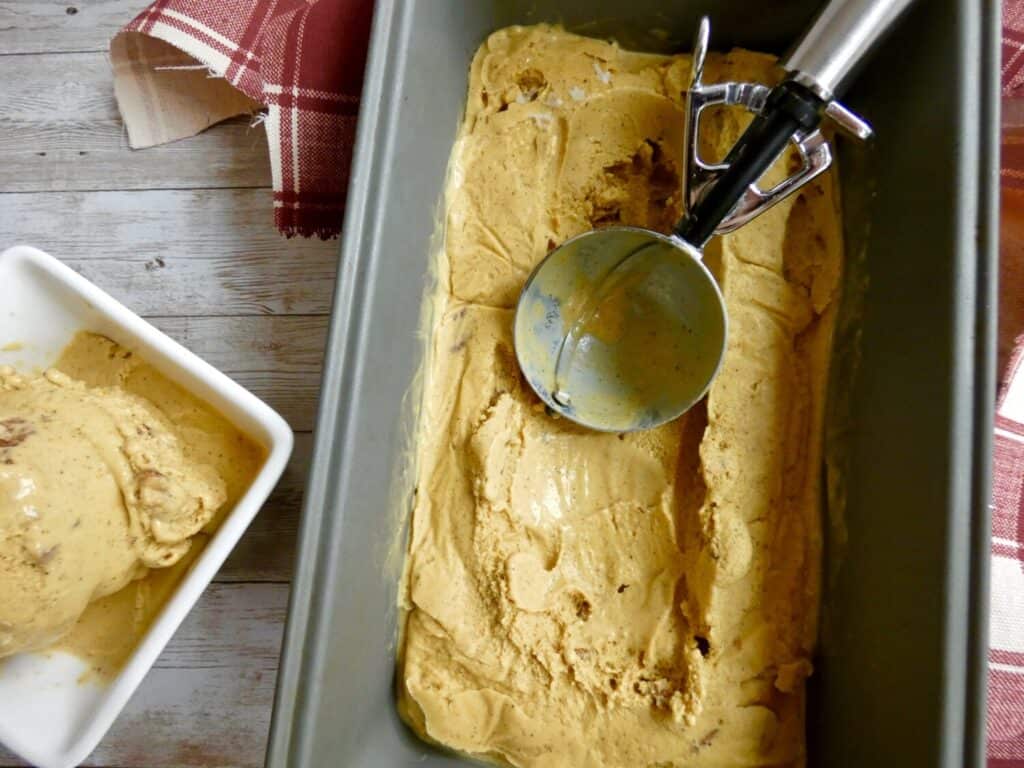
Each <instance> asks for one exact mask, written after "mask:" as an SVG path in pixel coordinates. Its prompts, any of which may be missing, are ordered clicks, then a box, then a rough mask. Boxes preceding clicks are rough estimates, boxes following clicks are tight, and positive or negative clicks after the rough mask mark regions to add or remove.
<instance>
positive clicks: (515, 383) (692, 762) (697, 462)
mask: <svg viewBox="0 0 1024 768" xmlns="http://www.w3.org/2000/svg"><path fill="white" fill-rule="evenodd" d="M688 72H689V59H688V57H686V56H674V57H663V56H655V55H648V54H638V53H631V52H627V51H623V50H622V49H620V48H618V47H617V46H615V45H613V44H610V43H605V42H601V41H598V40H592V39H587V38H583V37H578V36H575V35H571V34H568V33H565V32H563V31H561V30H558V29H556V28H551V27H546V26H539V27H529V28H510V29H506V30H502V31H499V32H497V33H495V34H493V35H492V36H491V37H490V38H489V39H488V40H487V41H486V42H485V43H484V45H483V46H482V47H481V48H480V50H479V51H478V52H477V55H476V57H475V59H474V61H473V65H472V70H471V74H470V90H469V101H468V106H467V108H466V116H465V120H464V123H463V126H462V130H461V132H460V135H459V138H458V140H457V143H456V147H455V150H454V155H453V159H452V167H451V171H450V181H449V187H448V190H447V217H446V239H445V245H444V248H443V251H442V253H441V254H440V257H439V260H438V275H439V296H438V297H437V301H436V302H435V304H436V306H437V311H436V313H435V315H436V316H435V318H434V322H433V325H432V329H431V340H430V347H429V354H428V360H427V363H426V377H425V384H424V397H423V405H422V415H421V425H420V432H419V437H418V442H417V466H416V475H417V485H416V494H415V505H414V510H413V516H412V522H411V533H410V540H409V549H408V556H407V560H406V577H405V580H404V586H403V593H402V598H401V600H402V605H403V608H404V609H405V611H406V622H405V628H404V633H403V636H402V640H401V651H400V659H399V662H400V674H399V709H400V711H401V713H402V715H403V717H404V718H405V719H406V720H407V721H408V722H409V723H410V725H411V726H412V727H413V728H414V729H415V730H416V731H417V732H418V733H419V734H420V735H421V736H422V737H424V738H425V739H428V740H430V741H432V742H436V743H439V744H442V745H444V746H447V747H450V748H452V749H455V750H457V751H460V752H463V753H468V754H471V755H473V756H475V757H478V758H483V759H488V760H492V761H495V762H499V763H502V764H510V765H515V766H545V767H551V768H553V767H555V766H573V767H580V766H595V767H596V766H604V767H606V768H612V767H619V766H621V767H622V768H639V767H642V766H650V767H652V768H653V767H654V766H658V767H660V768H665V767H667V766H682V765H686V766H768V765H772V766H774V765H794V764H801V763H802V762H803V759H804V706H805V703H804V702H805V694H804V679H805V678H806V676H807V675H808V674H810V672H811V663H810V657H811V654H812V652H813V648H814V643H815V627H816V621H817V601H818V580H819V557H820V530H819V529H820V520H819V516H820V509H819V505H820V501H819V497H820V491H821V488H820V464H821V434H822V420H823V412H824V390H825V382H826V378H827V368H828V359H829V352H830V345H831V336H832V327H833V313H834V309H835V303H836V299H837V296H836V294H837V290H838V278H839V275H840V271H841V264H842V246H841V240H840V233H839V216H838V211H837V203H836V200H835V196H834V192H833V187H832V179H831V177H830V176H826V177H824V178H823V179H821V180H820V181H818V182H817V183H815V184H813V185H811V186H810V187H807V188H805V189H804V190H803V191H802V193H801V194H800V195H799V196H797V197H795V198H791V199H790V200H788V201H787V202H785V203H783V204H780V205H779V206H777V207H776V208H775V209H773V210H772V211H770V212H769V213H768V214H766V215H764V216H762V217H761V218H760V219H758V220H757V221H755V222H753V223H752V224H750V225H748V226H747V227H745V228H743V229H742V230H740V231H738V232H736V233H734V234H732V235H729V236H727V237H723V238H719V239H718V240H716V241H715V242H713V243H712V245H711V247H710V248H709V250H708V254H707V259H708V262H709V264H710V266H711V267H712V269H713V271H714V273H715V275H716V277H717V278H718V280H719V282H720V284H721V286H722V290H723V293H724V296H725V299H726V303H727V306H728V311H729V320H730V338H729V347H728V350H727V353H726V358H725V362H724V366H723V368H722V372H721V374H720V376H719V377H718V379H717V380H716V381H715V383H714V385H713V387H712V389H711V391H710V394H709V396H708V398H707V400H706V403H705V404H702V405H701V406H700V407H698V408H695V409H693V410H692V411H691V412H689V413H688V414H686V415H685V416H684V417H682V418H680V419H679V420H677V421H676V422H674V423H671V424H668V425H666V426H664V427H661V428H658V429H655V430H650V431H646V432H637V433H631V434H623V435H615V434H603V433H597V432H590V431H587V430H585V429H582V428H579V427H576V426H574V425H572V424H570V423H567V422H566V421H564V420H558V419H556V418H553V417H552V416H551V415H549V414H548V413H546V412H545V409H544V407H543V405H542V404H541V403H540V402H539V401H538V400H537V398H536V397H535V396H534V395H533V394H532V392H531V391H530V389H529V387H528V386H527V385H526V383H525V382H524V381H523V380H522V378H521V376H520V373H519V370H518V368H517V365H516V361H515V356H514V352H513V347H512V320H513V313H514V306H515V302H516V299H517V297H518V293H519V291H520V289H521V287H522V284H523V282H524V281H525V279H526V277H527V275H528V274H529V272H530V270H531V269H532V267H533V266H534V265H535V264H536V263H537V262H538V261H539V260H540V259H541V258H543V256H544V255H545V254H546V253H547V252H548V250H550V249H551V248H553V247H554V246H555V245H556V244H557V243H560V242H562V241H564V240H565V239H567V238H569V237H571V236H573V235H576V234H578V233H580V232H583V231H585V230H587V229H590V228H592V227H595V226H602V225H606V224H612V223H615V224H618V223H622V224H630V225H639V226H645V227H650V228H654V229H658V230H661V231H667V230H669V229H670V228H671V226H672V224H673V223H674V222H675V221H676V220H677V219H678V218H679V216H680V213H681V209H680V172H681V160H682V158H681V155H682V151H683V146H682V126H683V117H684V116H683V98H684V93H683V91H684V88H685V84H686V82H687V76H688ZM707 77H708V79H709V80H716V79H717V80H724V79H739V80H755V81H760V82H769V83H770V82H775V81H776V80H777V79H778V77H779V72H778V71H777V69H776V67H775V64H774V59H773V58H772V57H769V56H765V55H761V54H756V53H750V52H747V51H734V52H732V53H729V54H727V55H718V56H712V57H711V59H710V60H709V62H708V66H707ZM744 119H745V118H743V117H742V116H738V115H736V114H734V113H732V112H725V111H723V112H719V113H712V114H709V115H708V116H707V119H706V120H705V121H704V123H703V124H702V129H703V135H704V144H705V146H704V152H705V154H708V155H711V156H715V155H717V156H721V155H723V154H724V152H725V151H726V150H727V149H728V148H729V147H730V146H731V144H732V142H734V141H735V139H736V138H737V137H738V136H739V134H740V132H741V130H742V128H743V125H744V122H743V120H744Z"/></svg>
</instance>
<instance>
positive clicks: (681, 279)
mask: <svg viewBox="0 0 1024 768" xmlns="http://www.w3.org/2000/svg"><path fill="white" fill-rule="evenodd" d="M726 325H727V320H726V312H725V301H724V300H723V298H722V293H721V291H720V290H719V288H718V283H717V282H716V281H715V278H714V277H713V276H712V274H711V272H710V271H709V270H708V268H707V267H706V266H705V265H704V263H703V261H701V254H700V251H698V250H697V249H696V248H694V247H693V246H692V245H690V244H689V243H687V242H685V241H683V240H681V239H679V238H677V237H674V236H668V235H662V234H658V233H657V232H651V231H648V230H645V229H638V228H632V227H614V228H610V229H603V230H599V231H593V232H586V233H584V234H582V235H579V236H578V237H574V238H573V239H571V240H569V241H567V242H566V243H564V244H563V245H562V246H561V247H560V248H557V249H555V250H554V251H552V252H551V254H550V255H549V256H548V257H547V258H546V259H545V260H544V261H543V262H542V263H541V264H540V266H538V267H537V269H535V270H534V272H533V274H532V275H530V277H529V279H528V280H527V281H526V286H525V288H524V289H523V292H522V294H521V295H520V297H519V305H518V308H517V310H516V319H515V347H516V355H517V357H518V358H519V365H520V367H521V368H522V370H523V373H524V375H525V376H526V379H527V381H529V383H530V386H531V387H533V389H534V391H535V392H536V393H537V394H538V395H539V396H540V398H541V399H542V400H543V401H544V402H545V403H547V405H548V406H549V407H551V408H552V409H554V410H555V411H556V412H558V413H559V414H561V415H562V416H565V417H566V418H568V419H571V420H573V421H575V422H578V423H580V424H583V425H584V426H588V427H592V428H594V429H599V430H603V431H613V432H626V431H630V430H635V429H647V428H650V427H654V426H656V425H658V424H662V423H664V422H666V421H669V420H671V419H674V418H676V417H677V416H679V414H681V413H682V412H683V411H685V410H686V409H688V408H690V407H691V406H693V405H694V404H695V403H696V402H697V401H698V400H700V399H701V398H702V397H703V396H704V394H705V393H706V392H707V389H708V387H709V386H710V385H711V381H712V379H714V377H715V374H716V373H717V372H718V368H719V366H720V365H721V364H722V357H723V355H724V353H725V340H726Z"/></svg>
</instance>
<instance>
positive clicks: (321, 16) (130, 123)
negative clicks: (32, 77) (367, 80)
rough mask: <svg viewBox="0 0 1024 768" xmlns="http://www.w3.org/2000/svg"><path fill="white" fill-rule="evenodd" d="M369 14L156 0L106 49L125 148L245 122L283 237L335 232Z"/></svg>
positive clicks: (280, 1) (339, 2)
mask: <svg viewBox="0 0 1024 768" xmlns="http://www.w3.org/2000/svg"><path fill="white" fill-rule="evenodd" d="M372 14H373V2H372V0H157V2H154V3H153V4H152V5H150V6H149V7H148V8H147V9H146V10H144V11H143V12H142V13H140V14H139V15H138V16H137V17H136V18H135V19H134V20H133V21H132V22H131V23H130V24H128V25H127V26H126V27H125V28H124V29H123V30H122V31H121V32H120V33H118V35H117V36H116V37H115V38H114V39H113V41H111V44H110V58H111V64H112V66H113V69H114V91H115V94H116V95H117V101H118V106H119V108H120V110H121V115H122V117H123V118H124V122H125V125H126V126H127V128H128V140H129V143H130V144H131V146H132V147H133V148H141V147H150V146H153V145H155V144H163V143H165V142H168V141H175V140H177V139H182V138H185V137H187V136H193V135H195V134H196V133H199V132H200V131H202V130H204V129H205V128H208V127H209V126H211V125H213V124H214V123H217V122H220V121H221V120H225V119H227V118H229V117H233V116H235V115H239V114H245V113H252V114H254V123H257V122H262V123H263V125H264V127H265V128H266V133H267V142H268V144H269V149H270V167H271V174H272V177H273V185H274V220H275V223H276V224H277V227H278V229H280V230H281V232H283V233H284V234H286V235H289V236H290V235H295V234H298V235H304V236H307V237H308V236H310V235H319V236H320V237H324V238H326V237H332V236H334V235H337V234H338V232H339V230H340V229H341V221H342V214H343V211H344V207H345V190H346V187H347V184H348V171H349V163H350V160H351V153H352V144H353V140H354V138H355V124H356V112H357V109H358V106H359V90H360V87H361V85H362V79H363V65H364V62H365V59H366V47H367V39H368V37H369V27H370V19H371V17H372ZM264 107H265V111H264Z"/></svg>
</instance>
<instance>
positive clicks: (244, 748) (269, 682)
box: [0, 584, 288, 768]
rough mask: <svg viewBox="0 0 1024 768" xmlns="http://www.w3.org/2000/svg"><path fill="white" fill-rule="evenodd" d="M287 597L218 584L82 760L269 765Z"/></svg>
mask: <svg viewBox="0 0 1024 768" xmlns="http://www.w3.org/2000/svg"><path fill="white" fill-rule="evenodd" d="M287 602H288V586H287V585H286V584H213V585H211V586H210V587H209V589H207V590H206V592H205V593H204V594H203V597H202V598H201V599H200V601H199V603H198V604H197V605H196V607H195V608H194V609H193V610H192V613H191V614H190V615H189V617H188V619H186V621H185V623H184V624H183V625H182V627H181V629H179V630H178V633H177V634H176V635H175V636H174V638H173V639H172V640H171V643H170V644H169V645H168V647H167V649H166V650H165V651H164V653H163V654H162V655H161V656H160V658H159V660H158V661H157V663H156V666H155V667H154V668H153V670H152V671H151V672H150V673H149V675H148V676H147V677H146V679H145V680H144V681H143V683H142V686H141V687H140V688H139V690H138V691H137V692H136V694H135V696H134V697H132V699H131V701H130V702H129V703H128V706H127V707H126V708H125V711H124V712H123V713H122V714H121V716H120V717H119V718H118V719H117V722H115V723H114V726H113V728H112V729H111V730H110V732H109V733H108V734H107V736H106V738H105V739H104V740H103V742H102V743H101V744H100V746H99V748H97V750H96V751H95V752H94V753H93V754H92V755H91V756H90V757H89V759H88V760H87V761H86V763H85V764H86V765H90V766H137V768H143V767H145V768H164V767H165V766H167V767H168V768H170V767H171V766H175V767H177V768H186V767H190V766H197V767H202V768H205V767H206V766H212V765H224V766H228V765H230V766H239V767H240V768H241V767H245V766H261V765H263V757H264V752H265V750H266V742H267V735H268V729H269V726H270V713H271V707H272V703H273V697H274V685H275V682H276V677H277V660H278V653H279V652H280V645H281V633H282V630H283V626H284V619H285V611H286V608H287ZM11 765H22V763H20V762H18V761H17V760H16V759H15V758H14V757H13V755H11V754H10V753H8V752H6V751H5V750H3V748H2V747H0V766H11Z"/></svg>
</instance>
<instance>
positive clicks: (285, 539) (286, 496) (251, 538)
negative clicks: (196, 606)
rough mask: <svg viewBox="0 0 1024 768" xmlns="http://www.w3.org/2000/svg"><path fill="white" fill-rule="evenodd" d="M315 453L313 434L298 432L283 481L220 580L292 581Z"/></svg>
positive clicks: (242, 541)
mask: <svg viewBox="0 0 1024 768" xmlns="http://www.w3.org/2000/svg"><path fill="white" fill-rule="evenodd" d="M312 452H313V435H312V434H311V433H309V432H299V433H297V434H296V435H295V451H294V453H292V458H291V461H289V462H288V467H287V468H286V469H285V471H284V475H283V476H282V477H281V481H280V482H279V483H278V484H277V488H275V489H274V492H273V493H272V494H271V495H270V498H269V499H267V503H266V504H264V505H263V509H261V510H260V513H259V514H258V515H257V516H256V519H255V520H253V522H252V525H250V526H249V530H248V531H246V532H245V535H244V536H243V537H242V539H241V541H239V542H238V546H237V547H235V550H234V552H232V553H231V555H230V557H228V559H227V562H226V563H224V566H223V567H222V568H221V569H220V572H219V573H218V574H217V581H220V582H236V581H274V582H287V581H291V578H292V571H293V568H294V565H295V541H296V537H297V533H298V527H299V518H300V515H301V512H302V494H303V493H304V491H305V489H306V477H307V476H308V474H309V463H310V455H311V454H312Z"/></svg>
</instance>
